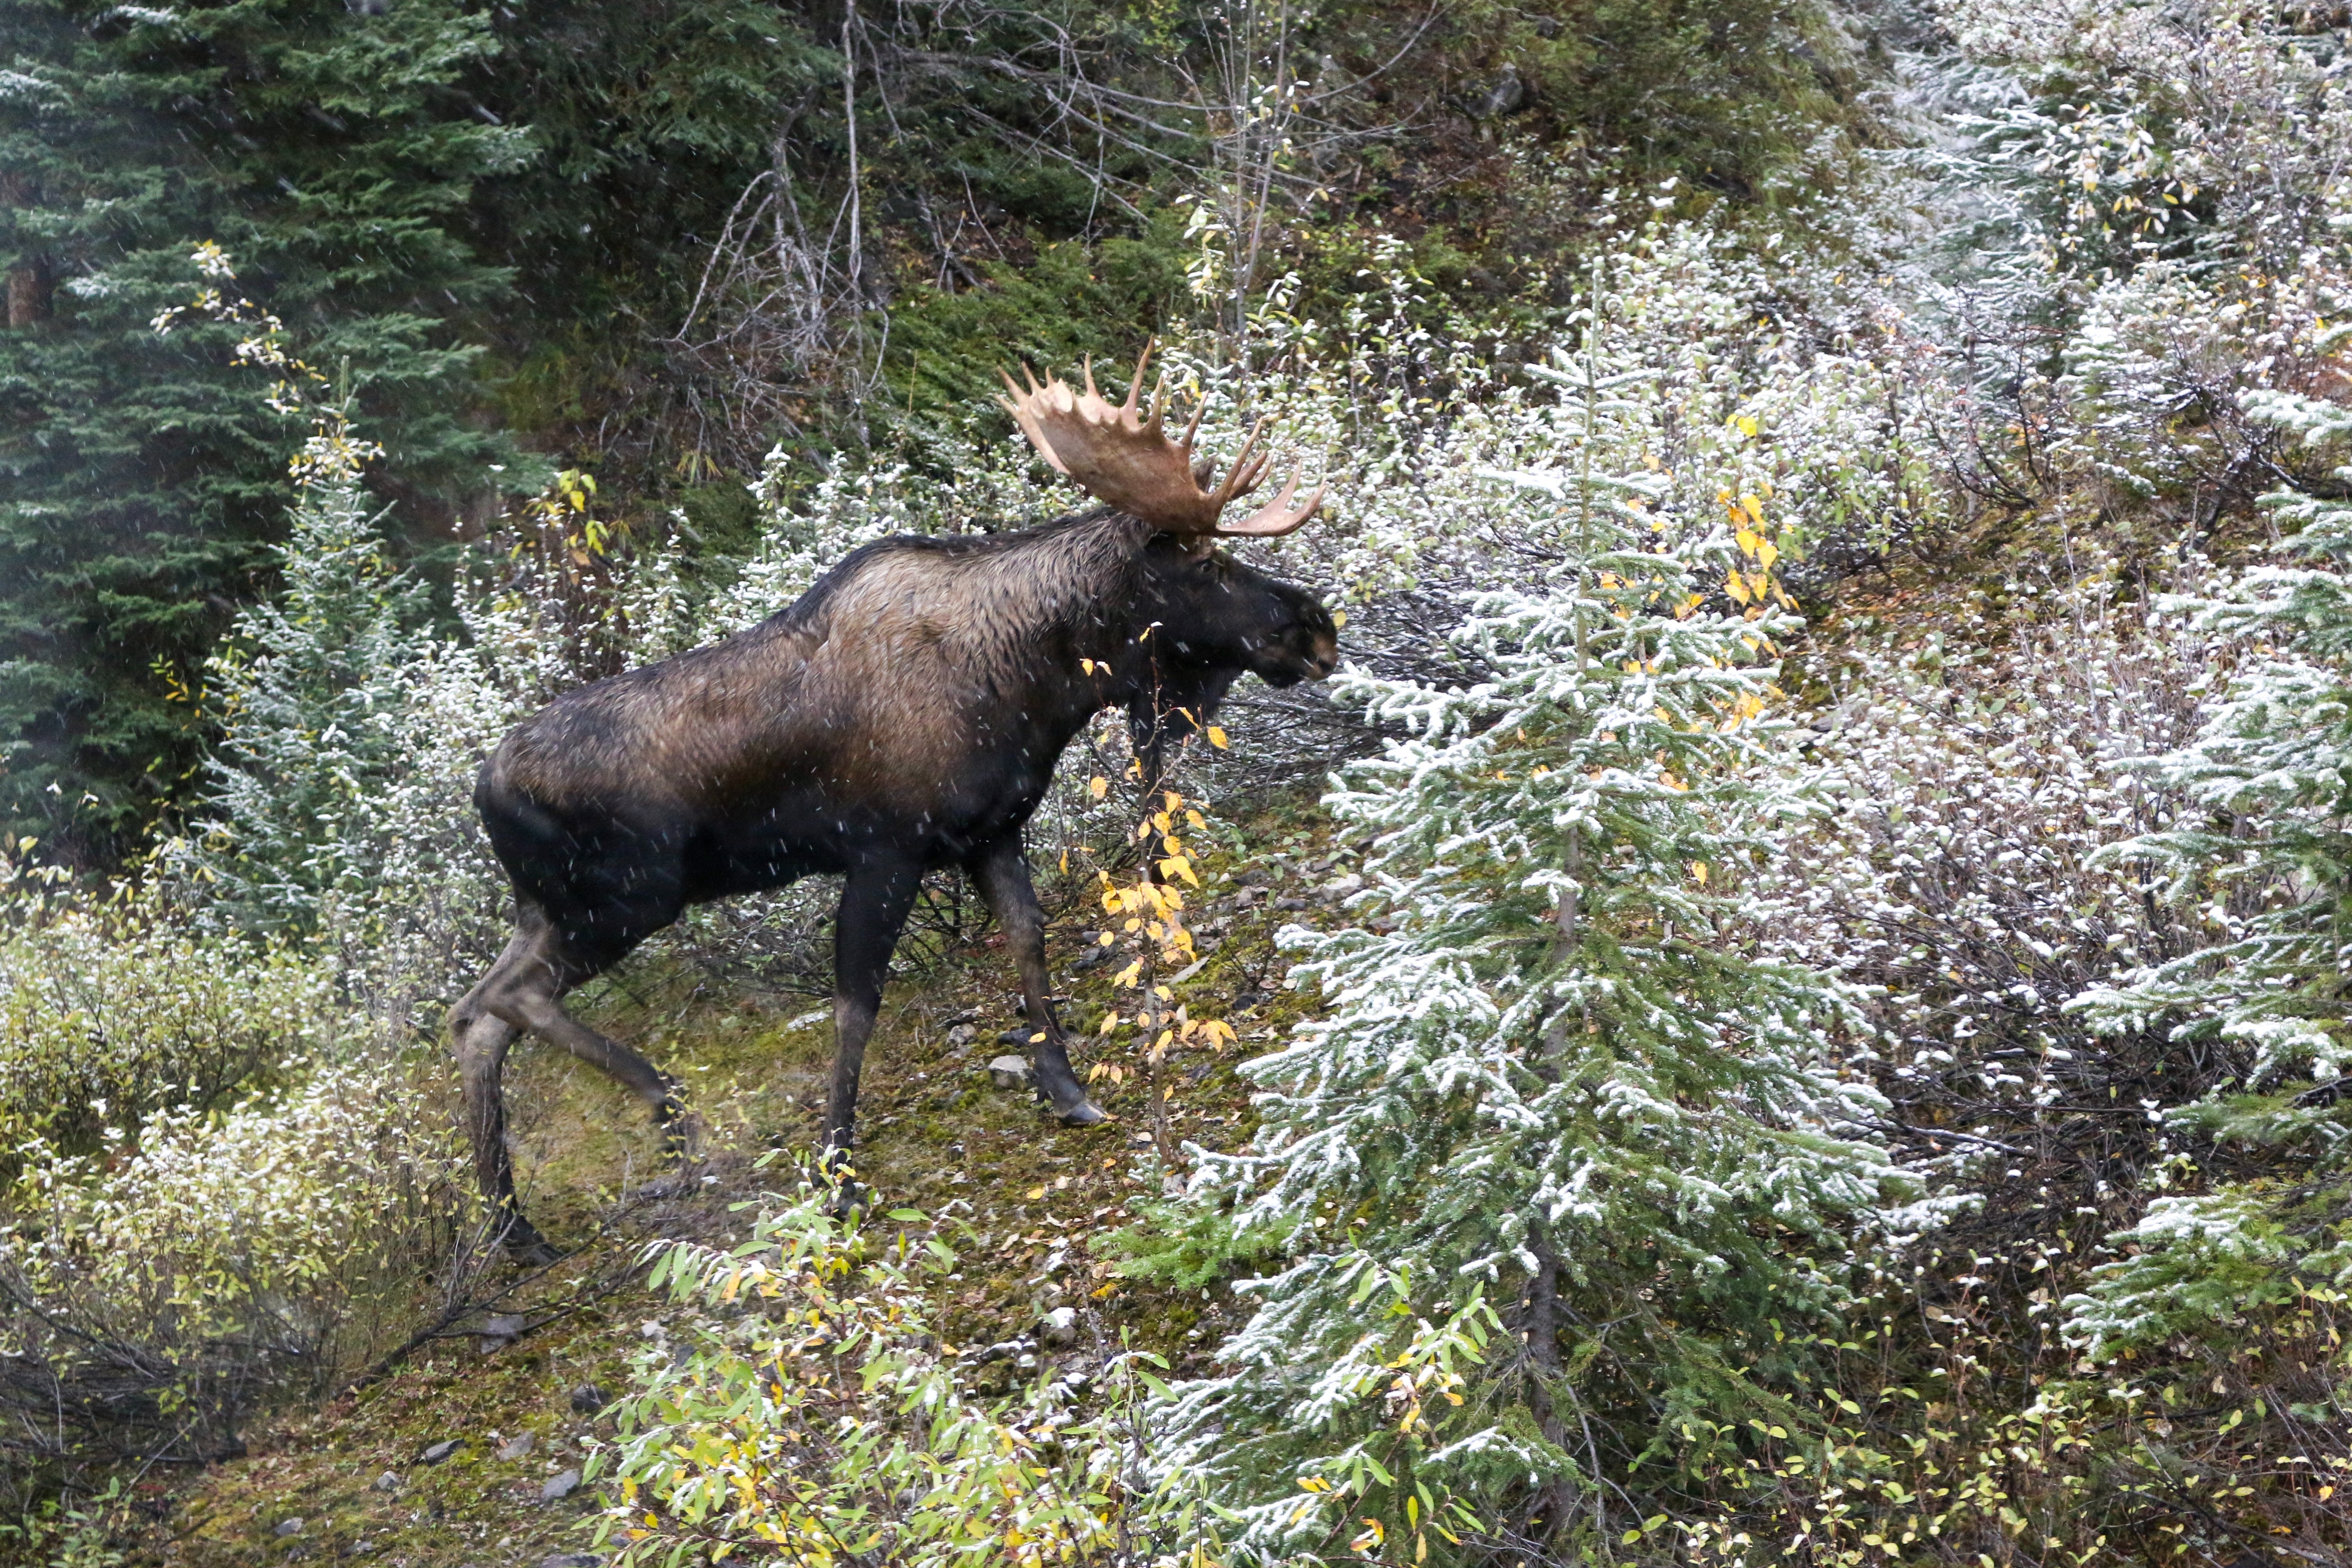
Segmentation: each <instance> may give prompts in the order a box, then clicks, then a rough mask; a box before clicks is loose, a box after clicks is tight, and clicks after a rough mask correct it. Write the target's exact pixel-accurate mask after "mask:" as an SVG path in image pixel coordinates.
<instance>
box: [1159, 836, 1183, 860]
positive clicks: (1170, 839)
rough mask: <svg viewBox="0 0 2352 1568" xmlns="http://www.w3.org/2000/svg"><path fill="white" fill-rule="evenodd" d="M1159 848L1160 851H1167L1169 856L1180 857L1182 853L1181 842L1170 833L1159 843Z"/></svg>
mask: <svg viewBox="0 0 2352 1568" xmlns="http://www.w3.org/2000/svg"><path fill="white" fill-rule="evenodd" d="M1160 847H1161V848H1162V849H1165V850H1167V851H1168V853H1170V854H1171V855H1181V854H1182V853H1184V843H1183V840H1181V839H1180V838H1178V837H1176V836H1175V835H1174V834H1172V833H1171V834H1169V835H1168V836H1167V837H1164V838H1162V839H1161V840H1160Z"/></svg>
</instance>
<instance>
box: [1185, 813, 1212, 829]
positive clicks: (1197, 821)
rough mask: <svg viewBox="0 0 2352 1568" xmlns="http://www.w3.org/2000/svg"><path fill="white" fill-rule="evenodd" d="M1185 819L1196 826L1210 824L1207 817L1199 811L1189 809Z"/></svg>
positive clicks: (1202, 826)
mask: <svg viewBox="0 0 2352 1568" xmlns="http://www.w3.org/2000/svg"><path fill="white" fill-rule="evenodd" d="M1184 820H1185V821H1187V822H1189V823H1191V824H1192V826H1195V827H1201V828H1205V827H1207V826H1209V824H1208V821H1207V819H1206V818H1204V817H1202V815H1201V814H1200V813H1199V812H1197V811H1191V810H1187V811H1186V812H1185V813H1184Z"/></svg>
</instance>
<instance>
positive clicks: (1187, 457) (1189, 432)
mask: <svg viewBox="0 0 2352 1568" xmlns="http://www.w3.org/2000/svg"><path fill="white" fill-rule="evenodd" d="M1208 411H1209V400H1208V399H1207V398H1205V397H1203V398H1202V399H1201V401H1200V402H1198V403H1195V404H1194V405H1192V423H1191V424H1189V425H1187V426H1184V438H1183V439H1182V440H1181V441H1179V442H1177V443H1176V445H1177V446H1178V447H1181V449H1182V451H1183V453H1184V467H1185V468H1188V469H1189V468H1192V437H1194V436H1196V435H1198V434H1200V430H1201V416H1202V415H1203V414H1206V413H1207V412H1208Z"/></svg>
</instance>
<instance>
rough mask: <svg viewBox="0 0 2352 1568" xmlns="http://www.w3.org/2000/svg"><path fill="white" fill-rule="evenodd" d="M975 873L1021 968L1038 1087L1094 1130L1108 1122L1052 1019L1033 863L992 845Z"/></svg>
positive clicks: (1012, 847)
mask: <svg viewBox="0 0 2352 1568" xmlns="http://www.w3.org/2000/svg"><path fill="white" fill-rule="evenodd" d="M971 871H972V877H973V879H974V880H976V881H977V882H979V884H980V893H981V897H982V898H984V899H986V900H988V907H989V910H990V911H991V912H992V913H993V914H994V915H995V916H996V923H997V924H998V925H999V926H1002V927H1003V930H1004V940H1005V942H1006V944H1007V945H1008V946H1010V947H1011V948H1012V949H1013V962H1014V963H1017V964H1018V965H1019V966H1020V969H1021V999H1022V1001H1023V1003H1024V1005H1025V1006H1026V1008H1027V1011H1028V1015H1029V1033H1030V1035H1031V1037H1032V1038H1031V1040H1030V1044H1029V1060H1030V1063H1031V1065H1032V1066H1034V1068H1035V1069H1036V1073H1037V1087H1038V1088H1039V1089H1043V1090H1044V1091H1045V1098H1046V1100H1048V1101H1050V1102H1051V1103H1052V1105H1053V1107H1054V1111H1055V1114H1056V1115H1058V1116H1059V1117H1061V1119H1062V1120H1063V1121H1066V1122H1067V1123H1068V1124H1069V1125H1071V1126H1073V1127H1090V1126H1092V1125H1093V1124H1094V1123H1096V1122H1097V1121H1103V1120H1105V1118H1104V1116H1103V1113H1102V1112H1101V1111H1100V1110H1097V1109H1096V1107H1095V1103H1094V1101H1093V1100H1089V1099H1087V1091H1086V1088H1085V1086H1084V1085H1082V1084H1080V1083H1079V1082H1078V1075H1077V1074H1076V1073H1075V1072H1073V1071H1072V1070H1071V1069H1070V1050H1069V1045H1068V1041H1067V1038H1066V1037H1065V1036H1064V1034H1063V1033H1062V1021H1061V1020H1060V1019H1059V1018H1057V1017H1055V1016H1054V998H1053V994H1052V991H1053V986H1052V982H1051V977H1050V976H1049V975H1048V974H1047V973H1046V970H1045V910H1042V909H1040V908H1038V906H1037V889H1035V888H1034V886H1032V885H1031V883H1030V881H1029V862H1028V860H1027V859H1026V858H1024V857H1023V855H1022V853H1021V842H1020V840H1019V839H1018V838H1013V839H1010V840H1007V841H1006V842H1004V843H1002V844H999V845H996V846H994V847H992V848H991V849H989V850H988V851H987V853H985V854H984V855H982V857H981V858H979V859H978V860H976V861H974V862H973V863H972V867H971Z"/></svg>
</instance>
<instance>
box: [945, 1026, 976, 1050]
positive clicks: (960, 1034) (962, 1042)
mask: <svg viewBox="0 0 2352 1568" xmlns="http://www.w3.org/2000/svg"><path fill="white" fill-rule="evenodd" d="M979 1033H980V1031H979V1030H978V1029H975V1028H973V1027H972V1026H971V1025H970V1024H958V1025H957V1026H955V1027H954V1028H952V1029H950V1030H949V1031H948V1046H949V1048H950V1049H951V1050H959V1051H960V1050H961V1049H963V1048H964V1047H966V1046H968V1045H970V1044H971V1042H972V1037H974V1036H975V1035H977V1034H979Z"/></svg>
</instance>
